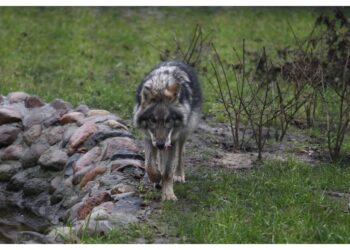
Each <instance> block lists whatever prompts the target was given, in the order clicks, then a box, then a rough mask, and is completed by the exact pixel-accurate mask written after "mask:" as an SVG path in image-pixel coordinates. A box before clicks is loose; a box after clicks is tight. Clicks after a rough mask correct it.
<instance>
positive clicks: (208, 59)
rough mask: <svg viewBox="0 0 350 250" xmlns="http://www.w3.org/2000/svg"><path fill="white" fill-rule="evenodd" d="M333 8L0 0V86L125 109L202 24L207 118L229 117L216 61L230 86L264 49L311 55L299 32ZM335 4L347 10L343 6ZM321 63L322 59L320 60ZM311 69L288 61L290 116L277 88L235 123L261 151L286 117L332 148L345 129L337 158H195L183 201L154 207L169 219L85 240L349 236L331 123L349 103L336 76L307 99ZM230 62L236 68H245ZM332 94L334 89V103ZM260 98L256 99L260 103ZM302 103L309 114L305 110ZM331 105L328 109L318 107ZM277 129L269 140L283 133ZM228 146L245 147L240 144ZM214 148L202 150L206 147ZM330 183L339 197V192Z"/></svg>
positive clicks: (274, 58)
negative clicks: (12, 0) (231, 165)
mask: <svg viewBox="0 0 350 250" xmlns="http://www.w3.org/2000/svg"><path fill="white" fill-rule="evenodd" d="M333 11H334V9H332V8H261V7H260V8H252V7H249V8H248V7H246V8H243V7H239V8H238V7H232V8H227V7H225V8H198V7H197V8H181V7H172V8H151V7H148V8H117V7H113V8H80V7H77V8H73V7H70V8H18V7H17V8H0V44H1V46H0V94H2V95H6V94H7V93H9V92H12V91H25V92H28V93H30V94H35V95H38V96H40V97H42V98H43V99H44V100H45V101H48V102H49V101H51V100H52V99H54V98H62V99H65V100H67V101H69V102H71V103H73V104H74V105H77V104H80V103H85V104H87V105H89V106H90V107H94V108H103V109H108V110H111V111H113V112H116V113H117V114H119V115H120V116H121V117H123V118H125V119H130V118H131V114H132V107H133V104H134V95H135V90H136V86H137V85H138V84H139V82H140V81H141V79H142V78H143V77H144V75H145V74H146V73H147V72H148V71H149V70H150V69H151V68H152V67H153V65H155V64H157V63H159V61H161V60H163V59H166V58H171V57H172V56H176V55H179V54H181V50H182V51H186V49H187V48H188V47H189V46H190V44H192V43H191V40H192V38H193V34H194V32H195V29H196V27H201V29H200V32H202V33H201V34H202V35H203V37H205V39H204V40H205V41H204V43H203V51H202V57H201V58H202V59H201V61H200V63H198V64H197V65H196V68H197V71H198V72H199V73H200V79H201V83H202V86H203V90H204V96H205V103H204V115H205V116H206V117H211V118H213V122H218V121H220V122H225V123H229V120H230V119H229V115H228V112H225V109H224V106H223V103H224V102H225V101H224V100H225V98H227V92H224V94H223V95H222V98H221V99H220V95H218V92H217V89H215V88H217V87H218V86H219V85H220V84H222V86H224V84H225V78H224V75H223V72H224V71H223V70H226V72H227V73H229V72H230V74H228V78H227V79H228V82H229V84H230V86H231V88H232V89H235V88H236V86H238V85H239V81H237V80H236V79H235V77H234V72H233V71H231V70H232V68H234V67H233V66H237V65H238V64H240V65H238V66H239V67H241V66H242V65H244V67H246V68H247V69H249V70H250V72H253V69H254V68H256V67H257V65H259V62H260V61H261V59H262V58H264V57H262V51H264V54H266V55H267V56H266V57H265V59H266V58H268V60H265V62H264V63H263V65H265V69H269V70H270V69H273V68H274V66H276V65H277V66H281V65H284V66H286V65H287V64H286V63H288V62H289V63H290V62H292V66H295V65H300V64H297V63H295V62H298V63H299V62H303V63H307V65H309V64H308V63H309V62H310V61H308V60H309V59H310V58H311V57H312V56H313V55H314V54H312V53H313V52H312V51H311V52H310V50H307V48H308V47H307V43H304V41H309V42H310V40H307V39H308V38H310V37H309V35H310V33H311V32H312V30H313V28H314V24H315V21H316V20H317V18H318V17H319V16H320V15H321V14H324V15H333V13H334V12H333ZM342 11H343V13H344V15H345V17H346V18H349V16H350V12H349V10H348V9H343V10H342ZM335 30H336V33H337V37H340V36H342V34H343V35H344V34H345V35H344V36H345V37H346V38H345V41H347V42H349V41H348V39H349V35H350V33H349V34H348V31H349V30H346V29H345V28H342V27H337V28H336V29H335ZM196 31H197V32H198V29H197V30H196ZM338 33H339V34H340V36H339V34H338ZM327 34H328V33H327ZM329 34H330V33H329ZM243 39H244V40H245V42H244V44H245V45H244V49H242V41H243ZM211 42H212V44H211ZM213 44H214V45H215V46H213ZM348 45H349V43H348V44H347V46H348ZM305 46H306V47H305ZM233 48H234V49H236V52H234V51H233ZM346 48H348V47H346ZM215 51H216V52H215ZM281 51H285V52H286V53H288V52H290V51H293V53H292V54H291V57H292V58H291V57H289V58H288V59H281V56H280V54H279V53H280V52H281ZM197 52H198V51H197ZM214 52H215V53H214ZM310 53H311V54H310ZM345 54H346V53H345ZM243 55H245V56H246V58H249V60H248V59H247V62H246V63H243V64H242V63H239V58H241V59H242V58H243ZM300 55H303V56H300ZM305 55H306V56H305ZM288 60H289V61H288ZM291 60H292V61H291ZM270 62H273V63H270ZM220 63H222V66H220V65H221V64H220ZM237 63H238V64H237ZM338 66H339V65H338ZM346 66H347V65H346ZM239 67H238V68H239ZM215 69H216V70H217V71H218V75H217V77H215V72H214V71H215ZM328 69H329V68H324V69H323V70H324V71H322V72H326V70H328ZM338 69H339V67H338ZM269 70H268V71H269ZM308 70H309V69H308V68H307V67H304V68H303V70H301V71H300V70H299V71H291V70H289V73H290V74H289V76H290V77H289V78H283V81H281V82H280V83H281V85H280V87H281V90H282V91H287V92H286V93H287V94H286V96H285V98H286V99H285V100H284V101H286V103H288V100H289V99H288V98H289V97H290V96H292V97H295V95H292V94H291V93H293V88H289V86H295V85H292V84H296V82H298V83H299V82H304V83H305V84H306V85H305V86H307V87H305V92H303V95H301V96H302V97H303V98H304V99H303V98H300V100H297V101H296V103H295V104H293V107H296V106H297V105H298V104H297V102H299V103H300V102H302V103H301V104H302V105H301V106H300V107H299V108H300V110H299V109H298V110H297V111H296V112H295V114H293V117H292V118H293V119H292V118H290V114H291V113H288V115H286V113H285V111H281V110H282V109H281V105H278V104H281V103H284V102H280V103H279V102H278V101H277V100H278V98H277V99H275V100H276V103H277V105H266V106H267V107H269V109H267V110H264V111H263V113H264V114H265V113H266V115H269V114H271V112H270V111H272V110H273V109H270V108H271V107H272V108H277V109H276V110H278V111H276V112H278V115H279V116H278V117H282V118H283V119H282V120H276V119H272V120H270V118H271V117H270V118H269V117H268V116H264V117H262V119H261V122H260V123H256V122H255V121H257V120H258V119H257V118H256V115H259V114H262V113H261V112H258V113H257V114H255V113H254V114H252V113H249V112H250V111H249V110H248V109H247V110H245V109H244V107H248V105H247V106H244V105H243V106H242V107H241V108H240V112H241V114H242V117H241V124H240V125H243V126H247V127H250V128H254V126H255V128H256V131H259V129H261V131H260V132H261V133H260V138H258V137H256V139H255V142H256V144H257V145H259V143H261V148H260V146H258V149H261V151H263V146H264V143H265V140H267V137H266V135H267V134H266V133H265V132H264V131H265V130H264V129H266V128H267V127H272V128H273V129H275V130H279V129H281V128H282V129H283V128H284V126H286V122H287V123H288V124H287V125H288V129H291V130H292V131H294V132H295V131H297V132H299V131H300V130H299V129H300V127H298V126H294V125H295V121H296V122H300V121H301V124H302V125H304V124H306V125H305V127H306V128H307V131H308V135H310V136H311V137H313V138H315V137H316V138H317V139H319V140H320V144H321V148H322V150H323V151H322V152H323V153H324V152H327V151H328V153H331V152H333V151H332V150H333V149H334V147H338V146H339V139H342V141H341V147H342V152H341V154H340V155H341V156H342V159H343V161H342V162H341V163H339V162H338V161H337V160H338V157H336V158H334V159H333V160H334V161H333V162H332V163H331V162H328V160H329V157H328V158H327V159H325V158H322V160H324V162H325V163H323V164H321V166H310V165H308V164H306V163H300V162H299V161H298V160H297V159H288V160H287V161H267V162H265V163H263V164H261V165H259V166H258V167H257V168H256V169H254V170H250V171H230V170H225V169H212V168H209V167H208V166H206V163H205V161H203V163H201V164H200V166H197V167H195V168H193V169H191V171H190V173H189V179H190V183H187V184H181V185H176V190H175V192H176V193H177V194H179V195H178V196H179V197H178V198H179V200H180V201H179V202H178V203H175V204H174V203H169V202H166V203H163V204H162V210H161V213H160V214H158V215H156V216H155V218H154V219H155V220H156V221H157V223H160V224H165V225H166V229H164V230H163V229H159V228H158V227H157V226H155V227H153V226H150V225H149V224H147V223H146V224H141V225H133V226H131V227H130V228H129V229H126V230H121V231H115V232H112V233H111V234H109V235H107V236H103V237H101V236H96V237H95V238H90V237H83V239H82V240H83V242H86V243H120V242H130V241H133V240H134V239H136V238H140V237H141V238H144V239H146V242H154V241H155V238H156V237H159V235H161V236H162V237H163V236H164V235H165V236H166V237H170V238H172V239H174V241H176V242H187V243H324V242H327V243H343V242H344V243H349V242H350V234H349V230H348V224H349V218H350V217H349V214H348V208H347V206H348V205H347V202H348V199H349V197H350V195H349V194H348V193H349V186H348V180H349V168H348V162H347V161H346V159H348V158H347V157H348V155H349V151H350V140H349V138H348V137H347V135H348V128H347V126H346V127H345V130H344V132H345V133H344V136H343V138H342V135H341V134H340V135H339V133H338V132H339V129H338V128H339V127H340V128H342V127H343V126H344V123H345V122H346V121H347V119H348V117H349V112H350V111H349V110H345V109H341V110H340V111H339V109H338V108H339V107H340V106H339V103H341V99H342V98H341V96H339V95H338V94H337V93H336V92H332V91H333V90H332V88H329V92H324V91H323V92H322V91H320V92H317V93H318V94H319V95H318V96H317V97H315V98H316V99H317V100H318V101H317V103H318V104H317V105H315V103H316V102H312V101H310V100H314V99H313V98H314V96H313V95H312V94H313V93H316V92H315V91H314V90H315V89H314V87H315V86H314V85H312V84H311V83H313V82H315V81H313V80H312V81H311V80H310V78H308V77H305V76H310V71H308ZM235 72H236V73H237V74H238V75H240V74H242V71H235ZM247 72H248V71H247ZM269 72H270V71H269ZM269 72H268V73H266V72H263V74H260V75H258V76H260V78H259V77H258V78H254V75H251V76H250V78H249V80H250V81H251V82H252V83H254V84H252V85H251V86H254V88H258V89H259V90H265V89H264V88H265V87H259V86H270V85H269V83H270V82H269V79H270V78H269V76H270V73H269ZM298 72H299V73H300V72H302V74H301V75H303V76H304V78H303V77H300V75H299V76H298V77H297V78H296V75H297V74H295V73H298ZM314 72H316V71H314ZM317 72H318V71H317ZM318 73H319V72H318ZM344 75H345V74H344ZM262 76H263V77H262ZM255 77H256V75H255ZM293 77H294V78H293ZM220 79H221V80H220ZM241 79H242V78H241ZM247 79H248V78H247ZM257 79H258V80H257ZM278 79H281V78H278ZM344 79H347V78H346V77H344ZM344 81H345V80H344ZM259 83H264V84H260V85H259ZM345 83H348V82H347V80H346V81H345ZM288 84H289V85H288ZM341 86H350V85H341ZM254 88H250V89H247V90H246V91H248V92H249V91H250V92H251V93H250V95H249V97H252V96H254V93H255V92H254V91H252V90H254ZM274 88H275V91H278V90H277V85H274V86H273V88H266V91H271V89H274ZM341 89H342V88H341ZM226 91H227V90H226ZM261 93H267V92H264V91H262V92H261ZM269 93H270V92H269ZM274 93H277V92H274ZM322 93H323V94H324V95H322ZM346 93H347V94H349V93H350V92H346ZM236 94H237V92H236ZM241 94H242V93H241ZM294 94H295V91H294ZM256 96H257V97H258V98H260V97H262V96H264V95H263V94H258V95H256ZM276 96H277V97H278V95H276ZM276 96H275V97H270V96H269V98H272V99H274V98H276ZM237 98H238V99H237V100H239V102H238V103H245V104H247V102H246V101H247V100H245V98H243V97H242V96H241V97H240V96H239V95H238V96H237ZM272 99H266V100H267V102H266V103H265V104H271V103H269V102H270V101H271V100H272ZM338 99H339V100H338ZM249 100H250V99H249V98H248V103H251V101H249ZM251 100H252V99H251ZM259 100H261V99H259ZM305 100H306V101H305ZM334 100H338V101H336V102H335V103H334V102H332V101H334ZM343 100H344V102H343V104H344V105H343V106H344V107H350V104H349V103H350V102H349V99H348V98H343ZM286 103H284V104H286ZM320 103H321V104H322V105H321V104H320ZM328 103H329V105H325V104H328ZM232 105H235V104H234V103H231V106H230V107H231V110H230V111H229V113H230V112H231V114H232V115H233V116H232V117H233V122H235V121H237V116H234V114H235V112H236V111H235V109H232ZM312 105H314V106H312ZM262 106H264V105H260V104H259V102H256V105H255V108H254V109H255V111H256V110H257V109H258V108H259V107H262ZM251 107H254V106H251ZM313 107H315V109H314V112H313V111H312V109H313ZM344 110H345V111H346V112H347V113H346V114H345V115H343V117H344V119H341V121H339V120H337V119H338V117H340V116H339V112H340V113H341V112H344ZM333 111H334V112H333ZM337 112H338V113H337ZM244 113H246V114H245V116H244V115H243V114H244ZM308 114H314V116H312V117H311V115H310V117H308ZM294 115H295V116H294ZM346 115H347V116H346ZM286 117H287V118H286ZM326 117H328V119H324V118H326ZM251 118H252V119H251ZM309 118H310V119H309ZM319 118H322V119H319ZM252 121H253V122H252ZM283 122H284V123H283ZM313 122H315V123H313ZM339 124H340V126H339ZM292 125H293V126H292ZM340 132H341V131H340ZM257 134H259V132H256V133H255V135H257ZM233 136H234V133H233ZM280 136H281V135H278V136H277V139H276V141H282V140H283V138H280ZM265 137H266V138H265ZM339 137H340V138H339ZM233 144H234V141H233ZM237 145H238V144H237ZM332 145H333V146H332ZM334 145H335V146H334ZM327 147H328V149H327ZM329 147H331V148H329ZM332 147H333V148H332ZM234 148H235V149H236V150H242V149H244V147H241V146H239V145H238V146H237V147H234ZM325 155H327V154H325ZM330 155H331V154H330ZM210 157H211V156H207V155H203V159H204V158H205V159H210ZM344 159H345V160H344ZM329 194H331V195H329ZM334 195H335V196H340V198H341V199H335V198H334V197H333V196H334ZM147 197H148V198H149V199H150V200H154V199H157V194H156V193H152V192H151V193H149V194H147Z"/></svg>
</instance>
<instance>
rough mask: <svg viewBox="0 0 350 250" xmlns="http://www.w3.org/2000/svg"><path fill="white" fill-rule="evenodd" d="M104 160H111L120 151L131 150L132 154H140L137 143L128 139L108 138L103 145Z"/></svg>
mask: <svg viewBox="0 0 350 250" xmlns="http://www.w3.org/2000/svg"><path fill="white" fill-rule="evenodd" d="M102 145H103V151H102V159H103V160H106V159H110V158H111V157H112V156H113V155H114V154H115V152H116V151H118V150H130V151H131V152H134V153H137V152H139V150H140V149H139V147H138V146H137V145H136V143H135V141H134V140H132V139H130V138H127V137H113V138H108V139H106V140H105V141H103V143H102Z"/></svg>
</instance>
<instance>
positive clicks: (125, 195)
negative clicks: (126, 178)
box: [112, 191, 135, 201]
mask: <svg viewBox="0 0 350 250" xmlns="http://www.w3.org/2000/svg"><path fill="white" fill-rule="evenodd" d="M134 194H135V192H134V191H131V192H126V193H120V194H114V195H112V198H113V200H114V201H119V200H122V199H125V198H129V197H131V196H134Z"/></svg>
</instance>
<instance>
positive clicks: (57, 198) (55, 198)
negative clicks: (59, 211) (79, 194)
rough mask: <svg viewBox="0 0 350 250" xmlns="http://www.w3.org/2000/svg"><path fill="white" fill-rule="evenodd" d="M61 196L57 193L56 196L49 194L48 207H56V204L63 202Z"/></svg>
mask: <svg viewBox="0 0 350 250" xmlns="http://www.w3.org/2000/svg"><path fill="white" fill-rule="evenodd" d="M63 197H64V196H63V194H61V193H57V194H55V193H54V194H51V196H50V205H51V206H53V205H56V204H57V203H59V202H61V201H62V200H63Z"/></svg>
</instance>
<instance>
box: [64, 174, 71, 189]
mask: <svg viewBox="0 0 350 250" xmlns="http://www.w3.org/2000/svg"><path fill="white" fill-rule="evenodd" d="M64 186H65V187H68V188H73V175H72V176H69V177H68V178H67V179H65V180H64Z"/></svg>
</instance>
